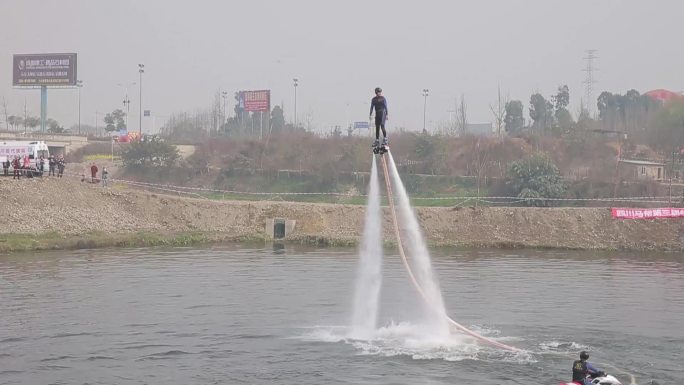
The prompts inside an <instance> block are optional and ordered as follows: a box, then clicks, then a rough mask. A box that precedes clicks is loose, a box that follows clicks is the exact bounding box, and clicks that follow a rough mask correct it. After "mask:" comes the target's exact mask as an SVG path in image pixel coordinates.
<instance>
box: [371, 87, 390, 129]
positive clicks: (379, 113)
mask: <svg viewBox="0 0 684 385" xmlns="http://www.w3.org/2000/svg"><path fill="white" fill-rule="evenodd" d="M373 108H375V139H380V129H382V136H383V138H386V137H387V132H386V131H385V120H386V119H387V99H385V97H384V96H381V95H378V96H376V97H374V98H373V100H371V107H370V114H371V115H372V114H373Z"/></svg>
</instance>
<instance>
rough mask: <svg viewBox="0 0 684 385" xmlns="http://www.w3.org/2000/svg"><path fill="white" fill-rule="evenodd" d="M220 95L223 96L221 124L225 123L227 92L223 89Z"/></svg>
mask: <svg viewBox="0 0 684 385" xmlns="http://www.w3.org/2000/svg"><path fill="white" fill-rule="evenodd" d="M221 97H222V98H223V120H222V121H221V125H224V124H225V123H226V120H227V119H226V113H227V111H226V98H227V97H228V92H226V91H223V92H221Z"/></svg>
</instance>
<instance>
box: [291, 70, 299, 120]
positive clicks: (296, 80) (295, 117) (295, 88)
mask: <svg viewBox="0 0 684 385" xmlns="http://www.w3.org/2000/svg"><path fill="white" fill-rule="evenodd" d="M292 80H293V81H294V126H295V128H297V86H298V85H299V79H297V78H294V79H292Z"/></svg>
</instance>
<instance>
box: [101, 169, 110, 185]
mask: <svg viewBox="0 0 684 385" xmlns="http://www.w3.org/2000/svg"><path fill="white" fill-rule="evenodd" d="M107 179H109V171H107V167H102V187H107Z"/></svg>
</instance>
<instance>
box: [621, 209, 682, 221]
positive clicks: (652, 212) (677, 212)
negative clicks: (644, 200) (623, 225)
mask: <svg viewBox="0 0 684 385" xmlns="http://www.w3.org/2000/svg"><path fill="white" fill-rule="evenodd" d="M611 213H612V214H613V218H616V219H656V218H684V208H671V207H664V208H656V209H633V208H611Z"/></svg>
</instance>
